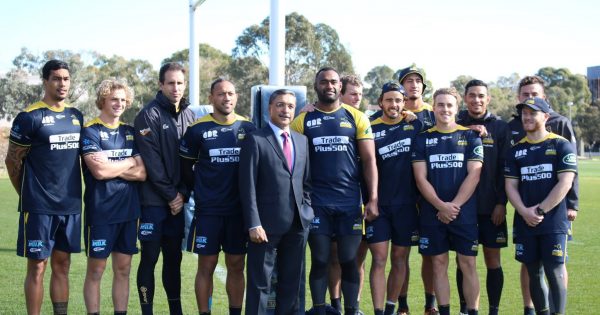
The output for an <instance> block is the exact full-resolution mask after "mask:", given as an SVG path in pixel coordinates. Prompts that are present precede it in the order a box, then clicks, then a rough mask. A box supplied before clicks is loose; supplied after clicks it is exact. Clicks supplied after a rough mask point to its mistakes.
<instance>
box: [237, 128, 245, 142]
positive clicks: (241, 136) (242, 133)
mask: <svg viewBox="0 0 600 315" xmlns="http://www.w3.org/2000/svg"><path fill="white" fill-rule="evenodd" d="M237 138H238V140H244V138H246V130H244V128H240V129H238V134H237Z"/></svg>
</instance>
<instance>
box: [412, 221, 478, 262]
mask: <svg viewBox="0 0 600 315" xmlns="http://www.w3.org/2000/svg"><path fill="white" fill-rule="evenodd" d="M419 234H420V238H419V253H421V255H424V256H436V255H440V254H444V253H447V252H448V251H449V250H453V251H456V252H457V253H459V254H461V255H465V256H477V250H478V249H479V248H478V247H479V242H478V241H477V235H478V232H477V225H476V224H464V225H452V224H440V225H421V228H420V231H419Z"/></svg>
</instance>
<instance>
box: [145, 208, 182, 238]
mask: <svg viewBox="0 0 600 315" xmlns="http://www.w3.org/2000/svg"><path fill="white" fill-rule="evenodd" d="M184 228H185V220H184V217H183V211H181V212H179V213H178V214H177V215H172V214H171V209H170V208H169V207H153V206H142V212H141V215H140V227H139V231H138V238H139V240H140V241H159V240H160V239H161V238H162V237H163V236H167V237H172V238H181V239H183V230H184Z"/></svg>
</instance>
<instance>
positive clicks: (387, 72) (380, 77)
mask: <svg viewBox="0 0 600 315" xmlns="http://www.w3.org/2000/svg"><path fill="white" fill-rule="evenodd" d="M364 80H365V83H367V84H369V85H370V86H371V87H369V88H364V89H363V98H365V99H366V100H367V101H368V103H369V104H378V101H377V100H378V99H379V94H381V87H382V86H383V85H384V84H385V83H386V82H388V81H396V80H398V78H397V77H396V78H394V70H392V68H390V67H388V66H386V65H383V66H377V67H375V68H373V69H371V70H370V71H369V72H367V75H366V76H365V79H364Z"/></svg>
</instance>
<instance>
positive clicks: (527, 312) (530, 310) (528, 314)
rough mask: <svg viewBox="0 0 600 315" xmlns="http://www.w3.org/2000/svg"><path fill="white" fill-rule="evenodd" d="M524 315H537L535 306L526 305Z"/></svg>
mask: <svg viewBox="0 0 600 315" xmlns="http://www.w3.org/2000/svg"><path fill="white" fill-rule="evenodd" d="M523 315H535V310H534V309H533V307H529V306H525V308H523Z"/></svg>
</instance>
